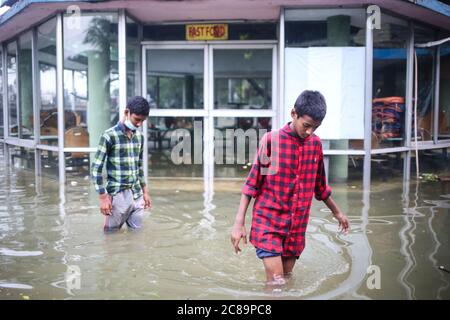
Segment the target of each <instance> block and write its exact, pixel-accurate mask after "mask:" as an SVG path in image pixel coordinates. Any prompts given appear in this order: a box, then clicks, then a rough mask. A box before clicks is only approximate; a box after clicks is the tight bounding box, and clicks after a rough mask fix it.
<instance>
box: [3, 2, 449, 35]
mask: <svg viewBox="0 0 450 320" xmlns="http://www.w3.org/2000/svg"><path fill="white" fill-rule="evenodd" d="M432 2H437V1H435V0H428V1H427V0H370V1H369V0H258V1H254V0H227V1H223V0H126V1H125V0H110V1H101V0H97V1H95V0H89V1H67V0H47V1H45V0H22V1H16V2H15V3H14V4H13V6H12V7H11V8H10V9H9V10H8V11H6V12H5V13H4V14H3V15H2V16H0V42H2V41H5V40H7V39H10V38H12V37H14V36H15V35H17V34H19V33H20V32H23V31H25V30H27V29H29V28H30V27H31V26H33V25H36V24H39V23H41V22H43V21H45V20H47V19H48V18H50V17H52V16H53V15H55V14H56V13H58V12H68V8H69V6H72V5H76V6H78V7H79V8H80V10H81V12H83V11H100V10H101V11H110V10H117V9H125V10H127V12H128V13H129V14H130V15H131V16H133V17H135V18H136V19H138V20H140V21H141V22H143V23H145V24H151V23H168V22H187V21H223V20H240V21H255V20H256V21H262V20H266V21H267V20H278V19H279V14H280V9H281V8H282V7H293V8H301V7H309V8H311V7H314V8H318V7H340V6H345V7H347V6H359V7H361V6H366V5H371V4H375V5H378V6H380V8H381V10H383V9H384V10H388V11H390V12H393V13H396V14H399V15H401V16H403V17H405V18H409V19H414V20H417V21H421V22H424V23H427V24H429V25H433V26H435V27H438V28H440V29H444V30H450V17H449V8H450V7H449V6H447V5H445V4H442V3H440V5H439V6H432V5H431V3H432ZM69 13H70V11H69Z"/></svg>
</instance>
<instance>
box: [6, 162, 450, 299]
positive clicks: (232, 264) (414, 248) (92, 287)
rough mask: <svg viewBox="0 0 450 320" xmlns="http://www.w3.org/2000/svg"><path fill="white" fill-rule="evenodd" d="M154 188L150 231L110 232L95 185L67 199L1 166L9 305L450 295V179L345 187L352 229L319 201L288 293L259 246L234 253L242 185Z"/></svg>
mask: <svg viewBox="0 0 450 320" xmlns="http://www.w3.org/2000/svg"><path fill="white" fill-rule="evenodd" d="M0 163H3V158H2V156H1V155H0ZM150 183H151V195H152V198H153V206H154V209H153V210H152V211H151V212H149V213H148V214H147V215H146V216H145V220H144V223H145V226H144V228H143V230H141V231H138V232H129V231H127V230H126V229H123V230H122V231H121V232H119V233H116V234H112V235H104V234H103V232H102V223H103V217H102V215H101V214H100V213H99V210H98V202H97V195H96V193H95V191H94V188H93V187H92V186H91V185H90V184H89V181H87V180H85V179H83V178H77V179H75V178H70V179H69V181H68V185H67V186H66V189H65V191H64V192H63V195H64V198H65V199H64V201H63V202H61V201H60V194H59V189H58V184H57V182H55V180H52V179H49V178H41V179H39V180H37V181H36V180H35V176H34V173H33V172H30V171H26V170H22V169H16V168H7V167H5V166H3V165H1V166H0V299H188V298H190V299H328V298H331V299H437V298H439V299H450V273H447V272H445V271H442V270H440V269H439V266H441V265H442V266H445V267H446V268H447V269H450V250H449V244H450V239H449V238H450V237H449V236H450V215H449V214H450V183H449V182H447V183H444V182H429V183H422V184H420V185H419V186H416V185H414V184H411V185H410V187H409V188H410V190H409V191H408V190H406V192H404V188H403V185H402V183H401V182H390V183H384V184H381V183H374V184H373V186H372V191H371V194H370V195H368V196H366V199H365V198H364V194H363V192H362V191H361V189H362V188H361V186H359V185H355V184H352V185H334V198H335V199H336V200H337V202H338V203H339V204H340V206H341V208H342V209H343V210H344V211H345V212H347V214H348V215H349V217H350V219H351V227H352V231H351V233H350V234H349V235H347V236H344V235H342V234H338V233H336V231H337V224H336V222H335V221H334V220H333V219H331V217H330V214H329V213H328V212H327V210H326V207H325V206H324V205H323V204H322V203H318V202H314V206H313V209H312V212H311V215H312V217H311V221H310V224H309V226H308V233H307V245H306V249H305V251H304V253H303V255H302V257H301V258H300V260H299V262H298V264H297V266H296V268H295V269H294V276H293V279H292V280H291V281H290V282H289V283H288V284H287V285H286V286H285V287H284V288H283V289H282V291H281V292H277V293H273V292H269V291H267V290H265V284H264V281H265V275H264V271H263V266H262V263H261V261H260V260H259V259H257V258H256V255H255V253H254V249H253V247H252V246H251V245H250V244H249V245H247V246H246V247H245V249H244V252H243V253H242V254H240V255H239V256H236V255H235V254H234V253H233V251H232V247H231V244H230V241H229V232H230V229H231V225H232V222H233V219H234V215H235V212H236V209H237V206H238V202H239V198H240V193H239V190H240V186H241V182H239V181H234V182H233V181H217V182H216V183H215V193H214V195H210V194H205V193H204V190H203V181H200V180H151V182H150ZM247 218H248V220H247V227H248V228H249V222H250V210H249V212H248V214H247ZM370 266H372V267H371V269H370V272H369V273H368V272H367V269H368V267H370ZM372 270H375V273H372ZM68 271H69V272H68ZM78 271H79V273H80V276H79V277H77V275H76V272H78ZM377 271H379V275H380V278H379V280H380V282H379V284H380V288H379V289H377V288H373V286H376V285H377V281H376V279H375V278H374V276H375V275H376V274H377ZM74 272H75V273H74ZM371 288H372V289H371Z"/></svg>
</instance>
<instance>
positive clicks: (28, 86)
mask: <svg viewBox="0 0 450 320" xmlns="http://www.w3.org/2000/svg"><path fill="white" fill-rule="evenodd" d="M31 75H32V62H31V50H30V49H22V50H20V57H19V84H20V107H21V122H22V127H25V128H27V129H28V130H30V132H31V134H32V135H33V127H34V126H33V77H32V76H31Z"/></svg>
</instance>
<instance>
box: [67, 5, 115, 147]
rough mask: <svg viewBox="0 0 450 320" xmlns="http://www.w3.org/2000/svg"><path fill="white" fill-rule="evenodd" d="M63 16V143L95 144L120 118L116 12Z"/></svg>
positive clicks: (73, 145)
mask: <svg viewBox="0 0 450 320" xmlns="http://www.w3.org/2000/svg"><path fill="white" fill-rule="evenodd" d="M70 19H71V17H70V16H65V17H64V119H65V121H64V123H65V128H64V130H65V133H64V135H65V146H66V147H72V148H73V147H97V145H98V142H99V139H100V136H101V135H102V134H103V132H104V131H105V130H106V129H108V128H110V127H111V126H112V125H114V124H115V123H117V121H118V120H119V105H118V95H119V77H118V63H117V60H118V55H117V54H118V52H117V39H118V26H117V14H113V13H102V14H86V15H82V16H80V17H79V19H80V23H79V24H77V25H74V24H73V22H72V21H71V20H70Z"/></svg>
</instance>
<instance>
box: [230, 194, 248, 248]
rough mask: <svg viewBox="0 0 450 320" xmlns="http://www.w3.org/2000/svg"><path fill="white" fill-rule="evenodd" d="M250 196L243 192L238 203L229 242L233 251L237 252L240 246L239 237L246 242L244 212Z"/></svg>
mask: <svg viewBox="0 0 450 320" xmlns="http://www.w3.org/2000/svg"><path fill="white" fill-rule="evenodd" d="M250 200H251V198H250V197H249V196H247V195H245V194H242V196H241V202H240V203H239V209H238V212H237V214H236V218H235V220H234V225H233V230H232V231H231V243H232V244H233V247H234V251H235V252H236V253H239V252H240V251H242V250H241V248H240V247H239V242H240V241H241V238H243V239H244V244H247V232H246V230H245V214H246V213H247V208H248V205H249V204H250Z"/></svg>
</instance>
